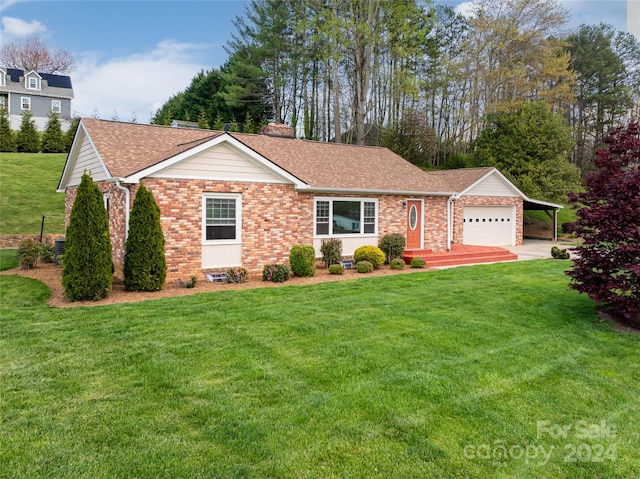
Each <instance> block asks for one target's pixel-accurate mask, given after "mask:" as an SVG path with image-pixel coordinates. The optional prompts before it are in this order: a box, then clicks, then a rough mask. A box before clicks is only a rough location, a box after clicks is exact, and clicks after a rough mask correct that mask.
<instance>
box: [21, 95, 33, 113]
mask: <svg viewBox="0 0 640 479" xmlns="http://www.w3.org/2000/svg"><path fill="white" fill-rule="evenodd" d="M20 104H21V105H22V109H23V110H31V98H29V97H28V96H23V97H22V98H21V100H20Z"/></svg>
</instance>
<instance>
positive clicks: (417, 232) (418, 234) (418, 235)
mask: <svg viewBox="0 0 640 479" xmlns="http://www.w3.org/2000/svg"><path fill="white" fill-rule="evenodd" d="M420 248H422V201H420V200H407V249H420Z"/></svg>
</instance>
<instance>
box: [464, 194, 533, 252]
mask: <svg viewBox="0 0 640 479" xmlns="http://www.w3.org/2000/svg"><path fill="white" fill-rule="evenodd" d="M465 205H467V206H515V207H516V245H521V244H522V238H523V232H522V226H523V202H522V198H520V197H513V196H463V197H462V198H460V199H459V200H456V201H454V206H453V242H454V243H462V242H463V240H464V239H463V234H462V232H463V227H464V216H463V215H464V206H465Z"/></svg>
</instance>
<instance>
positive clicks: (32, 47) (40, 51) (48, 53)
mask: <svg viewBox="0 0 640 479" xmlns="http://www.w3.org/2000/svg"><path fill="white" fill-rule="evenodd" d="M0 64H2V65H3V66H5V67H7V68H17V69H20V70H24V71H27V72H29V71H32V70H33V71H36V72H39V73H61V74H66V73H71V72H72V71H73V70H74V69H75V60H74V58H73V53H71V52H70V51H68V50H51V49H50V48H49V47H48V46H47V45H46V43H44V42H43V41H42V40H40V38H38V37H32V38H27V39H26V40H22V41H18V42H14V43H9V44H7V45H3V46H2V48H0Z"/></svg>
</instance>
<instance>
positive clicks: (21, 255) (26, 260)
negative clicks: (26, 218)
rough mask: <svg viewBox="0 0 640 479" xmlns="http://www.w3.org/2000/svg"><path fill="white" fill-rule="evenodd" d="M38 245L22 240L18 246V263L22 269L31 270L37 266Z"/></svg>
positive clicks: (33, 241)
mask: <svg viewBox="0 0 640 479" xmlns="http://www.w3.org/2000/svg"><path fill="white" fill-rule="evenodd" d="M40 246H41V245H40V243H38V242H37V241H35V240H32V239H26V240H22V241H21V242H20V244H19V245H18V262H19V263H20V268H22V269H32V268H35V266H36V264H38V258H39V257H40Z"/></svg>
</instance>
